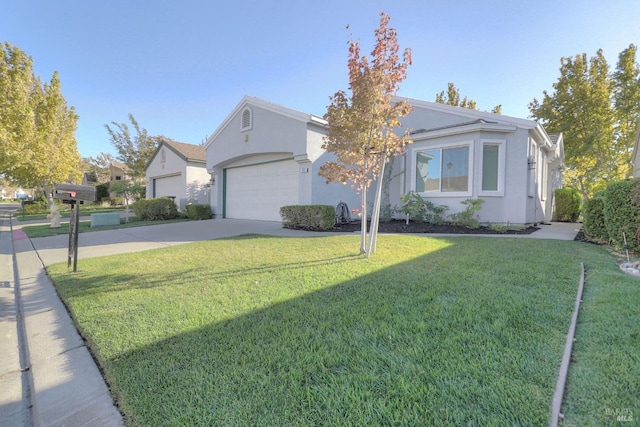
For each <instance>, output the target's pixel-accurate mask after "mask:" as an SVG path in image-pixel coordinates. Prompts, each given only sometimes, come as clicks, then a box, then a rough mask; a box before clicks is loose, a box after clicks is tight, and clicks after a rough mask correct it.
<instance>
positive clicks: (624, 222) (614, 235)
mask: <svg viewBox="0 0 640 427" xmlns="http://www.w3.org/2000/svg"><path fill="white" fill-rule="evenodd" d="M638 191H639V188H638V180H635V179H633V180H632V179H627V180H624V181H614V182H611V183H609V185H607V189H606V190H605V192H604V221H605V224H606V228H607V234H608V235H609V239H610V240H611V243H613V244H614V245H615V246H617V247H620V248H621V247H624V236H626V240H627V249H629V250H630V251H633V252H636V253H640V244H639V243H638V238H637V233H638V230H639V229H640V207H639V206H638V204H637V201H636V199H637V194H638ZM623 233H624V235H623Z"/></svg>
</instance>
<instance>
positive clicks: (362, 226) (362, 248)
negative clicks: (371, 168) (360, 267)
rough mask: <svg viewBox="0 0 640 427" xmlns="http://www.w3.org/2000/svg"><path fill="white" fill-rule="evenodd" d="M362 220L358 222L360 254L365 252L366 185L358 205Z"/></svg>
mask: <svg viewBox="0 0 640 427" xmlns="http://www.w3.org/2000/svg"><path fill="white" fill-rule="evenodd" d="M360 213H361V214H362V219H361V221H360V253H361V254H364V253H366V252H367V249H366V248H367V185H366V184H365V185H364V188H363V189H362V203H361V205H360Z"/></svg>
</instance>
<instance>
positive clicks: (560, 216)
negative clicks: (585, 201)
mask: <svg viewBox="0 0 640 427" xmlns="http://www.w3.org/2000/svg"><path fill="white" fill-rule="evenodd" d="M555 201H556V212H555V221H560V222H576V221H577V220H578V218H579V217H580V204H581V202H582V199H581V197H580V192H579V191H578V190H576V189H574V188H558V189H557V190H556V191H555Z"/></svg>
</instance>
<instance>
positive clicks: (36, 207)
mask: <svg viewBox="0 0 640 427" xmlns="http://www.w3.org/2000/svg"><path fill="white" fill-rule="evenodd" d="M22 209H23V212H24V214H25V215H34V214H41V213H46V212H49V204H48V203H47V202H45V201H44V200H40V199H36V200H25V201H24V202H23V208H22Z"/></svg>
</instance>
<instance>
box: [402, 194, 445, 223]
mask: <svg viewBox="0 0 640 427" xmlns="http://www.w3.org/2000/svg"><path fill="white" fill-rule="evenodd" d="M401 201H402V206H401V207H400V209H398V212H401V213H403V214H405V215H407V223H409V220H410V219H412V220H414V221H415V222H428V223H431V224H435V225H440V224H443V223H444V222H445V216H446V212H447V211H448V210H449V207H448V206H446V205H440V206H436V205H434V204H433V202H431V201H429V200H425V199H423V198H422V196H420V195H419V194H418V193H416V192H415V191H410V192H408V193H407V194H405V195H404V196H402V199H401Z"/></svg>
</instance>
